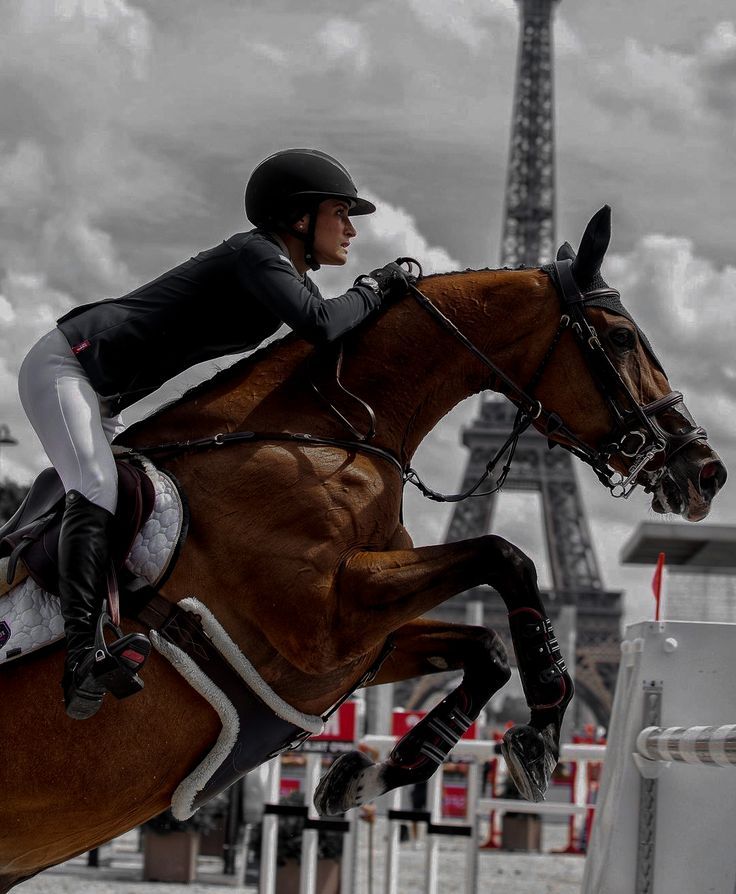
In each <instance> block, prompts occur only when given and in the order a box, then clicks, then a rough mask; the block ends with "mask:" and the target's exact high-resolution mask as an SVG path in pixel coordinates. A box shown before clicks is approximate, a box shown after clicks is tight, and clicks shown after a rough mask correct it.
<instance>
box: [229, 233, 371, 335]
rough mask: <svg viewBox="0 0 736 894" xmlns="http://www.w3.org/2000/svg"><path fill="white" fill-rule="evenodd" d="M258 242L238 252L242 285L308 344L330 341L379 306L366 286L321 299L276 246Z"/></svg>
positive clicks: (359, 286)
mask: <svg viewBox="0 0 736 894" xmlns="http://www.w3.org/2000/svg"><path fill="white" fill-rule="evenodd" d="M259 243H260V244H258V245H252V244H251V245H248V246H246V247H244V248H243V249H242V250H241V252H240V257H239V259H238V275H239V277H240V282H241V284H242V286H243V287H244V288H245V289H246V290H247V291H248V292H249V293H250V294H251V295H253V296H254V297H255V298H257V299H258V300H259V301H261V302H263V304H264V305H265V306H266V307H267V308H268V309H269V310H270V311H271V312H272V313H274V314H275V315H276V316H277V317H279V318H280V319H281V320H283V321H284V323H286V325H287V326H290V327H291V328H292V329H293V330H294V331H295V332H297V333H298V334H299V335H301V336H303V337H304V338H306V339H308V340H309V341H312V342H322V341H328V342H329V341H334V339H336V338H339V337H340V336H341V335H343V334H344V333H345V332H348V331H349V330H350V329H352V328H353V327H354V326H357V325H358V323H360V322H362V321H363V320H364V319H365V318H366V317H367V316H368V315H369V314H370V313H371V312H372V311H374V310H375V309H376V308H377V307H378V306H379V305H380V304H381V296H380V294H378V293H377V292H376V291H375V290H374V289H373V288H371V287H370V286H367V285H357V286H352V287H351V288H350V289H348V290H347V292H345V294H344V295H338V296H337V297H336V298H330V299H328V300H325V299H324V298H323V297H322V296H321V295H320V292H319V289H318V288H317V286H316V285H315V284H314V283H313V282H311V280H307V283H308V285H305V284H304V282H303V281H302V279H301V278H300V277H299V275H298V274H297V272H296V270H295V269H294V267H293V265H292V264H291V262H290V261H289V260H288V259H287V258H286V257H285V256H284V255H283V254H282V253H281V252H280V250H279V249H278V248H277V247H276V246H272V245H270V244H269V243H266V242H265V240H263V241H262V242H261V241H260V240H259Z"/></svg>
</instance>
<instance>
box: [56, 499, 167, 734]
mask: <svg viewBox="0 0 736 894" xmlns="http://www.w3.org/2000/svg"><path fill="white" fill-rule="evenodd" d="M111 522H112V515H111V513H109V512H108V511H107V510H106V509H103V508H102V507H100V506H97V505H95V504H94V503H91V502H90V501H89V500H88V499H87V498H86V497H84V496H83V495H82V494H80V493H78V492H77V491H74V490H72V491H69V493H68V494H67V496H66V506H65V509H64V517H63V519H62V523H61V532H60V534H59V596H60V597H61V613H62V615H63V617H64V633H65V634H66V642H67V656H66V663H65V666H64V677H63V679H62V681H61V685H62V688H63V690H64V704H65V706H66V712H67V714H68V715H69V716H70V717H73V718H74V719H76V720H84V719H86V718H87V717H92V715H93V714H96V713H97V711H98V710H99V708H100V705H101V704H102V699H103V696H104V695H105V693H106V692H107V691H108V690H109V691H112V692H113V694H115V695H117V696H118V698H124V697H125V696H126V695H132V694H133V692H137V691H138V690H139V689H141V688H142V686H143V684H142V682H141V681H140V678H138V677H137V674H136V671H137V670H139V669H140V668H141V667H142V666H143V663H144V662H145V660H146V657H147V656H148V653H149V651H150V643H149V642H148V639H147V638H146V637H145V636H143V635H142V634H139V633H136V634H131V635H130V636H126V637H121V631H119V630H118V629H117V627H114V625H112V624H111V623H110V621H109V618H108V617H107V615H106V614H104V613H103V603H104V599H105V594H106V591H107V572H108V565H109V562H110V553H109V545H108V537H109V532H110V523H111ZM105 628H111V629H113V630H114V631H115V632H116V635H117V637H118V639H117V640H116V642H114V643H113V644H112V645H110V646H109V647H108V646H107V644H106V643H105V639H104V631H105Z"/></svg>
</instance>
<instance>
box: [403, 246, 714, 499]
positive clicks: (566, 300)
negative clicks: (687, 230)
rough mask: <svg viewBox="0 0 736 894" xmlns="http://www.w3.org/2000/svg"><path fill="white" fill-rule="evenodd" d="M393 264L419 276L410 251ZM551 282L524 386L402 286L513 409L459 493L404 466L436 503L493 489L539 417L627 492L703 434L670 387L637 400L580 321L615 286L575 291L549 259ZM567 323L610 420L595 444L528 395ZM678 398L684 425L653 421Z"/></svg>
mask: <svg viewBox="0 0 736 894" xmlns="http://www.w3.org/2000/svg"><path fill="white" fill-rule="evenodd" d="M399 263H405V264H407V265H408V267H409V269H410V270H411V269H412V266H416V267H417V268H418V269H419V275H420V276H421V266H420V265H419V263H418V262H417V261H415V260H414V259H412V258H401V259H399ZM553 268H554V274H555V275H554V277H553V281H554V282H555V286H556V287H557V291H558V294H559V296H560V300H561V303H562V311H563V313H562V315H561V317H560V322H559V324H558V327H557V331H556V332H555V335H554V336H553V339H552V341H551V343H550V345H549V347H548V349H547V351H546V353H545V355H544V357H543V358H542V360H541V361H540V363H539V366H538V367H537V369H536V371H535V372H534V375H533V376H532V378H531V380H530V381H529V383H528V384H527V386H526V387H525V388H520V387H519V386H518V385H517V384H516V383H515V382H513V381H512V380H511V379H509V378H508V376H506V375H505V373H503V372H502V371H501V370H500V369H499V368H498V367H497V366H496V364H495V363H493V361H492V360H490V358H489V357H487V356H486V355H485V354H484V353H483V352H482V351H480V350H479V349H478V348H477V347H476V346H475V345H474V344H472V342H470V340H469V339H467V338H466V336H465V335H463V334H462V333H461V332H460V331H459V329H457V327H456V326H455V325H454V323H452V322H451V321H450V320H449V319H448V318H447V317H446V316H445V315H444V314H443V313H442V311H440V310H439V308H437V307H436V306H435V305H434V304H433V303H432V302H431V301H430V300H429V298H427V296H426V295H424V294H423V293H422V292H420V291H419V289H417V288H416V286H413V285H412V286H410V287H409V288H410V291H411V294H412V295H413V296H414V298H415V299H416V300H417V301H418V302H419V304H420V305H421V307H423V308H424V310H426V311H427V312H428V313H429V314H430V315H431V316H432V317H433V318H434V319H435V320H436V321H437V322H438V323H439V324H440V325H441V326H442V327H443V328H444V329H446V330H448V331H449V332H450V333H451V334H452V335H453V336H454V337H455V338H456V339H458V340H459V341H460V342H461V343H462V344H463V345H464V346H465V347H466V348H467V349H468V350H469V351H471V353H473V354H474V355H475V356H476V357H477V358H478V359H479V360H481V362H482V363H484V364H485V365H486V366H487V367H488V368H489V369H490V370H491V371H492V373H493V375H492V377H491V383H490V384H492V385H493V386H494V387H495V388H496V389H497V390H500V391H501V392H502V393H503V394H504V395H505V396H506V397H508V398H509V400H511V401H512V402H513V403H514V404H516V407H517V409H518V412H517V416H516V420H515V422H514V427H513V430H512V432H511V434H510V435H509V438H508V439H507V441H506V443H505V444H504V445H503V447H502V448H501V450H500V451H499V452H498V453H497V454H496V456H494V457H493V458H492V459H491V460H490V461H489V463H488V464H487V465H486V469H485V472H484V474H483V476H482V478H481V479H480V480H479V481H478V482H477V483H476V484H475V485H474V486H473V487H471V488H470V489H469V490H468V491H465V493H463V494H453V495H449V496H448V495H444V494H438V493H436V492H435V491H432V490H431V489H430V488H427V487H426V485H424V484H423V482H421V480H420V479H419V476H418V475H417V474H416V472H414V470H413V469H410V470H409V472H408V473H407V474H406V478H407V480H408V481H410V482H411V483H413V484H415V485H416V486H417V487H418V488H419V489H420V490H421V491H422V492H423V493H424V494H425V496H428V497H430V498H431V499H435V500H441V501H442V502H445V501H449V502H456V501H458V500H461V499H465V498H466V497H469V496H482V495H487V494H489V493H492V492H493V491H495V490H497V489H498V488H499V487H500V486H501V485H502V484H503V481H504V480H505V478H506V475H507V474H508V471H509V468H510V462H511V457H512V456H513V450H514V448H515V446H516V442H517V441H518V439H519V436H520V435H521V433H522V432H523V431H524V430H525V429H526V428H528V427H529V426H530V425H531V423H532V422H534V421H537V420H539V422H540V424H541V427H543V430H544V432H545V434H546V435H547V436H548V437H550V438H552V437H554V438H555V442H556V443H557V444H559V445H560V446H562V447H564V448H565V449H567V450H569V451H570V452H571V453H573V454H574V455H575V456H577V457H578V458H579V459H581V460H582V461H583V462H585V463H587V465H589V466H591V468H592V469H593V471H594V472H595V474H596V475H597V476H598V478H599V479H600V481H601V482H602V483H603V484H604V485H605V486H606V487H607V488H608V490H609V491H610V492H611V494H612V495H613V496H614V497H623V498H624V499H626V498H628V497H629V496H630V495H631V493H632V491H633V490H634V488H635V487H636V486H637V484H640V483H641V482H640V481H639V478H640V477H641V476H642V474H646V476H647V481H646V483H645V485H644V486H645V490H647V491H649V490H652V489H653V488H654V486H655V484H656V482H657V481H658V480H659V478H661V476H662V475H663V474H664V472H665V469H666V467H667V464H668V463H669V462H670V460H671V459H672V458H673V457H674V456H675V455H676V454H677V453H679V452H680V451H681V450H683V449H684V448H685V447H687V445H688V444H691V443H693V442H694V441H700V440H705V439H706V438H707V434H706V432H705V430H704V429H703V428H700V427H699V426H696V425H695V423H694V422H693V421H692V419H691V418H690V416H689V414H688V413H687V410H686V409H685V407H684V404H683V403H682V400H683V398H682V394H681V393H680V392H679V391H671V392H670V393H669V394H666V395H665V396H664V397H660V398H658V399H657V400H655V401H652V402H651V403H648V404H640V403H639V402H638V400H637V399H636V397H635V396H634V395H633V394H632V392H631V389H630V388H629V386H628V385H627V384H626V382H625V381H624V379H623V378H622V376H621V374H620V373H619V371H618V370H617V369H616V367H615V365H614V364H613V363H612V361H611V359H610V358H609V357H608V355H607V354H606V352H605V351H604V350H603V346H602V345H601V342H600V340H599V338H598V334H597V332H596V330H595V329H594V327H593V326H591V324H590V323H589V322H588V320H587V317H586V315H585V308H586V305H587V304H588V303H589V302H593V301H596V300H600V299H602V298H613V297H615V298H619V299H620V293H619V292H618V291H617V290H616V289H611V288H602V289H593V290H591V291H588V292H581V291H580V289H579V288H578V286H577V283H576V282H575V279H574V278H573V275H572V261H571V260H564V261H555V262H554V264H553ZM566 329H571V330H572V332H573V333H574V335H575V336H576V338H577V340H578V343H579V344H580V347H581V349H582V352H583V356H584V358H585V360H586V363H587V365H588V369H589V370H590V373H591V375H592V378H593V381H594V382H595V384H596V386H597V388H598V390H599V391H600V393H601V395H602V396H603V398H604V400H605V402H606V405H607V406H608V408H609V411H610V413H611V416H612V418H613V420H614V425H613V428H612V430H611V432H610V434H609V435H608V436H607V437H606V438H604V439H603V442H602V443H603V446H602V447H601V448H600V449H596V448H594V447H591V446H590V445H588V444H585V443H584V442H583V441H581V440H580V439H579V438H578V437H577V435H575V434H574V433H573V432H572V431H571V430H570V429H569V428H568V427H567V425H565V423H564V421H563V420H562V419H561V418H560V416H558V415H557V414H556V413H551V412H549V411H548V410H546V409H545V408H544V407H543V406H542V404H541V403H540V401H539V400H537V399H536V398H535V397H534V396H533V395H534V391H535V389H536V387H537V385H538V384H539V382H540V381H541V379H542V376H543V373H544V370H545V368H546V367H547V364H548V363H549V360H550V358H551V357H552V355H553V353H554V351H555V349H556V347H557V345H558V343H559V341H560V338H561V337H562V334H563V332H564V331H565V330H566ZM678 404H682V407H681V408H678V412H679V415H680V416H681V417H684V418H685V419H686V420H687V423H688V427H687V430H686V431H684V432H680V433H677V434H672V433H670V432H668V431H666V429H665V428H664V427H663V426H662V425H661V424H660V422H659V421H658V419H657V416H658V415H659V414H661V413H663V412H664V411H665V410H671V409H672V408H674V407H676V406H677V405H678ZM507 452H508V453H509V458H508V460H507V462H506V465H505V466H504V467H503V470H502V472H501V476H500V477H499V479H498V481H497V482H496V485H495V487H494V488H493V489H492V490H491V491H485V492H484V493H483V494H481V493H479V492H478V488H479V487H480V485H481V484H482V483H483V481H485V480H486V479H487V478H488V477H489V476H490V474H491V473H492V471H493V470H494V468H495V467H496V466H497V464H498V462H499V461H500V459H501V457H502V456H503V455H505V454H506V453H507ZM617 458H618V459H620V460H621V461H622V464H623V465H625V466H626V467H627V472H626V474H625V475H622V474H621V473H619V472H616V471H615V470H614V469H613V468H612V467H611V462H612V461H613V460H615V459H617Z"/></svg>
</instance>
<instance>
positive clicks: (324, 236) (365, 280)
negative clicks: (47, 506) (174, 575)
mask: <svg viewBox="0 0 736 894" xmlns="http://www.w3.org/2000/svg"><path fill="white" fill-rule="evenodd" d="M245 210H246V214H247V216H248V218H249V220H250V221H251V223H253V224H254V225H255V229H253V230H250V231H249V232H247V233H237V234H236V235H234V236H231V237H230V238H229V239H226V240H225V241H224V242H223V243H222V244H221V245H218V246H217V247H216V248H211V249H208V250H207V251H203V252H200V253H199V254H198V255H197V256H196V257H194V258H191V259H190V260H188V261H185V262H184V263H183V264H180V265H179V266H178V267H175V268H174V269H172V270H169V271H168V272H167V273H164V274H163V275H161V276H159V277H158V278H157V279H154V280H153V281H152V282H150V283H147V284H146V285H144V286H141V287H140V288H138V289H136V290H135V291H133V292H130V293H129V294H127V295H124V296H123V297H121V298H113V299H108V300H104V301H98V302H95V303H92V304H87V305H83V306H81V307H77V308H75V309H74V310H72V311H70V312H69V313H68V314H66V315H65V316H63V317H61V319H59V320H58V323H57V327H56V328H55V329H53V330H52V331H51V332H49V333H48V334H47V335H45V336H44V337H43V338H42V339H41V340H40V341H39V342H38V343H37V344H36V345H35V346H34V347H33V348H32V349H31V350H30V352H29V353H28V355H27V357H26V358H25V360H24V362H23V365H22V366H21V370H20V375H19V390H20V398H21V403H22V404H23V408H24V410H25V411H26V414H27V415H28V418H29V420H30V422H31V425H32V426H33V428H34V429H35V431H36V433H37V434H38V436H39V438H40V440H41V443H42V444H43V446H44V448H45V450H46V453H47V454H48V457H49V459H50V460H51V462H52V463H53V465H54V467H55V468H56V470H57V472H58V473H59V476H60V478H61V480H62V482H63V485H64V490H65V491H66V502H65V508H64V516H63V520H62V525H61V533H60V539H59V581H60V582H59V595H60V598H61V611H62V614H63V616H64V632H65V634H66V642H67V655H66V661H65V667H64V676H63V679H62V688H63V690H64V703H65V706H66V712H67V714H68V715H69V716H70V717H73V718H76V719H84V718H87V717H91V716H92V715H93V714H95V713H96V712H97V710H98V709H99V707H100V705H101V704H102V699H103V696H104V695H105V692H107V691H114V692H115V694H117V695H119V696H120V695H124V694H132V692H134V691H137V689H138V688H140V683H139V682H138V680H137V677H135V674H136V671H137V670H139V669H140V667H141V666H142V664H143V662H144V661H145V656H146V655H147V654H148V651H149V650H150V646H149V644H148V643H147V641H146V640H145V638H144V637H140V639H141V640H143V642H142V643H139V646H140V648H138V651H139V652H140V653H141V654H140V655H139V656H138V657H139V658H140V661H139V662H138V663H137V664H136V663H135V662H132V661H129V662H128V663H127V664H126V663H123V662H118V663H119V664H120V667H119V668H118V669H117V670H116V671H115V674H116V675H117V676H114V677H113V676H111V672H110V670H109V667H110V665H109V660H108V662H107V663H105V662H102V663H101V664H99V666H97V665H98V662H99V661H100V658H101V655H100V653H99V652H97V653H96V651H95V648H94V644H95V631H96V628H97V622H98V619H99V617H100V615H101V612H102V604H103V600H104V595H105V593H106V577H107V569H108V564H109V549H108V530H109V526H110V522H111V520H112V518H113V513H114V511H115V507H116V504H117V471H116V467H115V462H114V460H113V456H112V451H111V448H110V441H111V440H112V438H113V437H114V436H115V435H116V434H118V433H119V432H120V431H121V430H122V423H121V419H120V416H119V415H118V414H119V413H120V412H121V410H123V409H124V408H125V407H127V406H129V405H130V404H132V403H133V402H135V401H136V400H139V399H140V398H142V397H144V396H145V395H147V394H150V393H151V392H152V391H154V390H155V389H156V388H158V387H159V386H160V385H161V384H162V383H163V382H165V381H167V380H168V379H170V378H171V377H172V376H174V375H176V374H177V373H179V372H181V371H182V370H184V369H186V368H188V367H190V366H192V365H194V364H195V363H200V362H201V361H203V360H209V359H212V358H215V357H221V356H223V355H225V354H232V353H236V352H240V351H246V350H249V349H251V348H255V347H256V346H257V345H259V344H260V343H261V342H262V341H263V340H264V339H265V338H266V337H267V336H269V335H272V334H273V333H274V332H276V330H277V329H278V328H279V327H280V326H281V324H282V323H286V324H287V325H288V326H290V327H291V328H292V329H293V330H294V331H295V332H297V333H298V334H299V335H301V336H303V337H304V338H307V339H309V340H310V341H312V342H315V343H319V342H329V341H332V340H333V339H336V338H339V337H340V336H341V335H343V334H344V333H345V332H348V331H349V330H350V329H352V328H353V327H354V326H357V325H358V324H359V323H360V322H361V321H362V320H364V319H365V318H366V317H367V316H368V315H369V314H371V313H372V312H373V311H375V310H376V309H377V308H378V307H380V305H381V303H382V302H383V301H385V300H386V299H387V298H390V297H391V296H392V295H393V294H396V293H397V292H398V293H401V292H403V291H404V290H405V287H406V284H407V282H408V275H407V274H406V273H405V271H403V270H402V269H401V267H399V266H398V265H397V264H388V265H387V266H385V267H383V268H381V269H379V270H374V271H373V272H372V273H371V274H370V275H369V276H363V277H358V279H357V280H356V281H355V284H354V285H353V286H352V288H350V289H348V290H347V292H345V294H344V295H340V296H338V297H336V298H333V299H331V300H330V301H325V300H324V299H323V298H322V296H321V295H320V292H319V289H318V288H317V286H316V285H314V283H313V282H312V281H311V280H310V279H309V277H308V276H307V275H306V272H307V270H308V269H312V270H317V269H319V267H320V265H321V264H325V265H330V266H341V265H343V264H345V262H346V260H347V255H348V248H349V245H350V240H351V239H352V238H353V237H354V236H355V235H356V230H355V228H354V226H353V223H352V220H351V217H354V216H356V215H358V214H371V213H372V212H373V211H375V210H376V209H375V206H374V205H373V204H371V202H368V201H367V200H366V199H362V198H360V197H359V196H358V191H357V188H356V186H355V184H354V182H353V180H352V178H351V177H350V175H349V173H348V172H347V170H346V169H345V168H344V167H343V166H342V165H341V164H340V162H338V161H337V160H336V159H334V158H332V157H331V156H329V155H326V154H325V153H323V152H319V151H318V150H316V149H287V150H285V151H282V152H277V153H275V154H274V155H271V156H270V157H269V158H267V159H265V161H263V162H261V164H259V165H258V167H256V169H255V170H254V171H253V173H252V174H251V177H250V179H249V181H248V185H247V187H246V192H245ZM118 642H121V640H118ZM108 649H109V652H110V653H111V654H113V655H115V654H116V650H115V643H112V644H111V645H109V647H108ZM126 654H127V655H129V654H130V652H127V653H126ZM133 665H135V666H133ZM121 673H122V674H123V675H124V676H125V674H128V675H129V676H130V678H131V679H130V680H128V681H127V682H128V685H127V686H126V685H125V681H123V685H122V686H121V685H120V683H121V680H120V674H121ZM134 677H135V680H136V684H135V685H131V680H132V678H134Z"/></svg>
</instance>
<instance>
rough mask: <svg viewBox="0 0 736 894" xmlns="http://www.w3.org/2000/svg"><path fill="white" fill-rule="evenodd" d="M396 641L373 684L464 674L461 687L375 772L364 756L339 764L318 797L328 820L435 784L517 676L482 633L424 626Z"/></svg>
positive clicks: (499, 646)
mask: <svg viewBox="0 0 736 894" xmlns="http://www.w3.org/2000/svg"><path fill="white" fill-rule="evenodd" d="M393 639H394V642H395V645H396V649H395V651H394V652H393V653H392V654H391V656H390V658H389V659H388V660H387V661H386V663H385V664H384V666H383V668H382V669H381V673H380V674H379V676H378V677H377V678H376V680H375V681H374V683H375V684H379V683H389V682H395V681H397V680H405V679H408V678H411V677H416V676H421V675H423V674H427V673H437V672H438V671H444V670H456V669H461V668H462V670H463V671H464V674H463V679H462V682H461V683H460V685H459V686H458V687H457V688H456V689H454V690H453V691H452V692H451V693H450V694H449V695H448V696H447V697H446V698H445V699H444V700H443V701H442V702H441V703H440V704H439V705H437V706H436V707H435V708H433V709H432V711H430V712H429V714H428V715H427V716H426V717H424V718H423V719H422V720H420V721H419V723H417V725H416V726H415V727H413V729H412V730H411V731H410V732H409V733H407V734H406V735H405V736H404V737H403V738H402V739H400V740H399V742H398V743H397V744H396V746H395V748H394V749H393V751H392V752H391V753H390V754H389V756H388V757H387V758H386V760H385V761H382V762H381V763H378V764H375V763H374V762H373V761H372V760H371V759H370V758H369V757H367V755H365V754H363V753H361V752H359V751H353V752H350V753H348V754H345V755H342V756H341V757H339V758H338V759H337V760H336V761H335V763H334V764H333V765H332V767H331V768H330V771H329V772H328V774H327V775H326V776H325V777H324V779H323V780H322V781H321V782H320V784H319V787H318V789H317V792H316V794H315V799H314V803H315V806H316V808H317V810H318V812H319V813H320V814H322V815H334V814H338V813H343V812H344V811H345V810H349V809H350V808H351V807H357V806H359V805H360V804H364V803H366V802H367V801H372V800H373V799H374V798H377V797H379V796H380V795H382V794H384V793H385V792H388V791H391V790H392V789H395V788H398V787H399V786H402V785H408V784H409V783H412V782H413V783H416V782H423V781H424V780H426V779H429V777H430V776H431V775H432V774H433V773H434V772H435V770H436V769H437V767H438V766H439V765H440V764H441V763H442V762H443V761H444V759H445V758H446V757H447V755H448V754H449V753H450V751H451V750H452V749H453V747H454V746H455V745H456V744H457V741H458V740H459V739H460V737H461V736H462V735H463V733H464V732H465V731H466V730H467V729H468V727H469V726H470V724H471V723H472V722H473V721H474V720H475V719H476V717H477V716H478V714H479V713H480V711H481V709H482V708H483V706H484V705H485V704H486V702H487V701H488V699H489V698H490V697H491V696H492V695H493V693H494V692H497V691H498V690H499V689H500V688H501V687H502V686H503V685H504V684H505V683H506V682H507V681H508V679H509V677H510V675H511V672H510V670H509V666H508V662H507V661H506V650H505V649H504V646H503V643H502V642H501V640H500V639H499V637H498V636H497V635H496V634H495V633H494V632H493V631H492V630H487V629H485V628H484V627H469V626H466V625H460V624H446V623H443V622H439V621H430V620H418V621H415V622H412V623H410V624H406V625H404V626H403V627H401V628H400V629H399V630H397V631H396V633H395V634H394V637H393Z"/></svg>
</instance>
